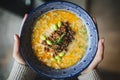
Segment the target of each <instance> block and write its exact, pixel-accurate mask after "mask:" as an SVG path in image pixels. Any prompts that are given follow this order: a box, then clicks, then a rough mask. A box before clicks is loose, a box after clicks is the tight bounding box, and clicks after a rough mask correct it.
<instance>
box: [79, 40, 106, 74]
mask: <svg viewBox="0 0 120 80" xmlns="http://www.w3.org/2000/svg"><path fill="white" fill-rule="evenodd" d="M103 55H104V38H101V39H100V40H99V42H98V50H97V53H96V56H95V58H94V59H93V61H92V63H91V64H90V65H89V67H88V68H87V69H85V70H84V71H83V72H82V73H81V74H85V73H88V72H90V71H91V70H93V69H95V68H96V67H97V66H98V64H99V63H100V62H101V61H102V60H103Z"/></svg>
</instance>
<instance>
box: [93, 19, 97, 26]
mask: <svg viewBox="0 0 120 80" xmlns="http://www.w3.org/2000/svg"><path fill="white" fill-rule="evenodd" d="M92 18H93V21H94V23H95V25H96V26H97V20H96V18H95V17H92Z"/></svg>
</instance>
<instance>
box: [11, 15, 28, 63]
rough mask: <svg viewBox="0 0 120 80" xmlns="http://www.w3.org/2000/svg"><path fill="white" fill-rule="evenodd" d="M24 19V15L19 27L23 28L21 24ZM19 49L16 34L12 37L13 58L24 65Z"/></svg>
mask: <svg viewBox="0 0 120 80" xmlns="http://www.w3.org/2000/svg"><path fill="white" fill-rule="evenodd" d="M26 18H27V14H25V16H24V18H23V21H22V24H21V27H22V26H23V23H24V21H25V19H26ZM19 47H20V39H19V36H18V35H17V34H16V35H14V47H13V58H14V59H15V60H16V61H17V62H18V63H20V64H26V63H25V61H24V59H23V57H22V56H21V54H20V51H19Z"/></svg>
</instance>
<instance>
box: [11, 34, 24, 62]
mask: <svg viewBox="0 0 120 80" xmlns="http://www.w3.org/2000/svg"><path fill="white" fill-rule="evenodd" d="M14 40H15V41H14V47H13V58H14V59H15V60H16V61H17V62H18V63H20V64H25V61H24V59H23V58H22V56H21V54H20V52H19V47H20V40H19V36H18V35H14Z"/></svg>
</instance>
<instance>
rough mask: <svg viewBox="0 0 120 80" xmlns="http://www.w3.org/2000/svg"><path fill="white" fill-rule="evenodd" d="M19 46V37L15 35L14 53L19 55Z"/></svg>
mask: <svg viewBox="0 0 120 80" xmlns="http://www.w3.org/2000/svg"><path fill="white" fill-rule="evenodd" d="M19 46H20V41H19V36H18V35H16V34H15V35H14V47H13V53H18V52H19Z"/></svg>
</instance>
